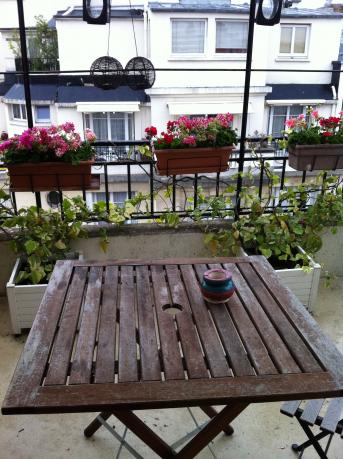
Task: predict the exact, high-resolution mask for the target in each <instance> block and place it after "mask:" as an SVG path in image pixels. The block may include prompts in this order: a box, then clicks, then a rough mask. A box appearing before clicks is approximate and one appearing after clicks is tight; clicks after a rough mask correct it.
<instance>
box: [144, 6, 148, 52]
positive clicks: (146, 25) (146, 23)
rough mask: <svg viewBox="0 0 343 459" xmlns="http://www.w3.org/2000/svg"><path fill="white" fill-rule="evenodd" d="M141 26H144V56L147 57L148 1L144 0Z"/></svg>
mask: <svg viewBox="0 0 343 459" xmlns="http://www.w3.org/2000/svg"><path fill="white" fill-rule="evenodd" d="M143 20H144V23H143V27H144V56H145V57H149V45H148V41H149V36H148V2H147V0H144V12H143Z"/></svg>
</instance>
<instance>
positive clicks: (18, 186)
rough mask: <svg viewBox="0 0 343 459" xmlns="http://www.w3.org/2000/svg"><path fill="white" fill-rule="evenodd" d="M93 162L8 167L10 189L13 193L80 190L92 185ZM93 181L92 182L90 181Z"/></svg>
mask: <svg viewBox="0 0 343 459" xmlns="http://www.w3.org/2000/svg"><path fill="white" fill-rule="evenodd" d="M93 162H94V161H81V162H80V163H79V164H70V163H61V162H59V163H58V162H46V163H44V162H41V163H24V164H12V165H8V166H7V168H8V173H9V176H10V189H11V190H14V191H49V190H81V189H85V188H91V187H92V185H94V177H93V176H92V174H91V168H92V164H93ZM92 179H93V180H92Z"/></svg>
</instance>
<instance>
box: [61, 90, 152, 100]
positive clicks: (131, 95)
mask: <svg viewBox="0 0 343 459" xmlns="http://www.w3.org/2000/svg"><path fill="white" fill-rule="evenodd" d="M109 101H111V102H116V101H126V102H136V101H137V102H148V101H149V97H148V96H147V94H145V92H144V91H143V90H140V91H133V90H132V89H130V88H129V87H127V86H119V88H117V89H109V90H103V89H100V88H96V87H95V86H83V87H82V86H58V96H57V102H58V103H60V104H62V103H73V102H109Z"/></svg>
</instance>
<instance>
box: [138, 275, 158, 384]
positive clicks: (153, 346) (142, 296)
mask: <svg viewBox="0 0 343 459" xmlns="http://www.w3.org/2000/svg"><path fill="white" fill-rule="evenodd" d="M136 276H137V280H136V282H137V313H138V333H139V344H140V357H141V368H142V379H143V380H146V381H149V380H150V381H159V380H160V379H161V366H160V360H159V356H158V346H157V338H156V329H155V321H154V311H153V299H152V296H151V291H150V279H149V269H148V267H147V266H137V268H136Z"/></svg>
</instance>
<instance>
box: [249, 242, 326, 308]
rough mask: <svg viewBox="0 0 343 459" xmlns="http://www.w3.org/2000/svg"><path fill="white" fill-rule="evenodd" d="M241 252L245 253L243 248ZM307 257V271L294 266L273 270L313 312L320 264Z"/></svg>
mask: <svg viewBox="0 0 343 459" xmlns="http://www.w3.org/2000/svg"><path fill="white" fill-rule="evenodd" d="M299 250H300V251H301V252H303V253H305V252H304V250H303V249H302V248H301V247H299ZM241 253H242V254H243V255H247V254H246V253H245V252H244V251H243V250H242V252H241ZM308 259H309V266H310V269H309V271H304V270H303V269H302V268H294V269H276V270H275V272H277V274H278V276H279V278H280V279H281V281H282V283H283V284H284V285H286V287H288V288H289V289H290V290H291V291H292V292H293V293H294V294H295V295H296V296H297V297H298V299H299V300H300V301H301V303H302V304H303V305H304V306H306V308H307V309H308V310H309V311H311V312H315V302H316V298H317V294H318V287H319V279H320V272H321V266H320V264H319V263H316V262H315V261H314V260H313V259H312V258H311V257H310V256H309V257H308Z"/></svg>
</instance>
